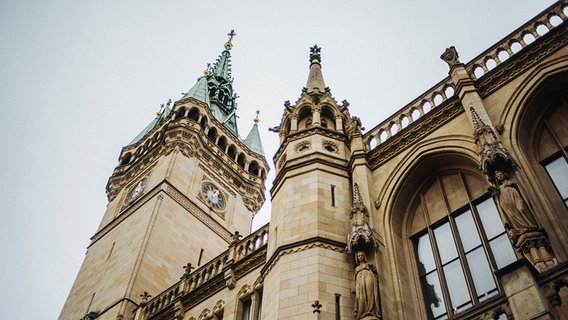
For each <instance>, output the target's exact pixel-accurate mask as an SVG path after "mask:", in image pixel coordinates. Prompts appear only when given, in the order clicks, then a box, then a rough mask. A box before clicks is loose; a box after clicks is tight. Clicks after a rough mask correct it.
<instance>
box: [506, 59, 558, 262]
mask: <svg viewBox="0 0 568 320" xmlns="http://www.w3.org/2000/svg"><path fill="white" fill-rule="evenodd" d="M567 88H568V57H562V58H558V59H555V60H551V61H549V62H548V63H546V64H543V65H542V66H540V67H539V68H537V69H535V70H533V71H532V72H531V73H530V74H529V76H528V77H527V78H526V79H524V81H523V82H522V83H521V84H520V85H519V86H518V88H517V90H515V92H514V93H513V95H512V96H511V98H510V99H509V101H508V102H507V104H506V106H505V108H504V111H503V114H502V115H501V118H500V120H499V121H500V122H499V123H500V124H504V131H503V140H504V142H506V143H508V144H509V145H510V146H509V148H510V151H511V153H512V154H513V156H514V157H515V160H517V162H518V164H519V166H520V168H521V170H519V172H518V175H517V179H518V180H519V181H520V182H521V185H523V186H524V189H525V190H529V192H527V194H526V196H527V198H528V200H529V202H530V203H531V206H532V207H533V209H534V211H535V215H536V218H537V220H539V222H540V223H542V225H543V226H544V227H545V229H547V230H548V232H549V233H551V235H552V234H553V235H554V236H552V237H551V241H552V244H553V247H554V249H555V251H556V255H557V257H558V258H559V259H560V260H566V259H568V246H567V245H566V243H568V236H567V235H566V232H565V230H566V229H568V221H567V220H568V219H566V218H567V217H568V209H567V208H566V205H565V204H564V203H563V202H562V199H561V198H559V197H558V196H557V190H556V188H555V185H554V183H553V181H552V180H551V179H550V178H549V176H548V173H547V171H546V169H545V166H544V165H545V161H546V160H547V159H546V158H547V156H551V155H552V154H553V153H554V152H550V150H548V151H544V152H543V150H542V149H543V148H544V146H545V145H546V143H544V140H543V139H544V137H543V134H544V133H543V132H544V131H547V130H545V129H544V127H545V125H544V123H545V121H547V122H549V121H550V120H551V119H550V117H551V116H553V117H554V114H553V113H554V112H557V111H560V109H564V108H566V107H563V106H561V104H562V102H561V101H562V100H564V101H566V100H567V99H568V94H566V92H567V90H566V89H567ZM556 117H558V114H557V115H556ZM562 117H563V118H565V117H566V115H565V114H564V115H562ZM553 120H554V119H553ZM556 120H558V119H556ZM565 121H566V120H565V119H564V122H565ZM556 126H557V127H558V126H560V127H564V126H565V125H562V124H556ZM545 140H546V139H545ZM561 143H562V144H563V147H564V148H566V147H567V146H566V144H565V142H561ZM560 149H561V148H559V149H557V151H559V150H560Z"/></svg>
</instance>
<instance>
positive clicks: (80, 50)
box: [0, 0, 553, 320]
mask: <svg viewBox="0 0 568 320" xmlns="http://www.w3.org/2000/svg"><path fill="white" fill-rule="evenodd" d="M551 3H553V1H550V0H547V1H534V0H501V1H494V0H492V1H489V0H484V1H459V0H452V1H450V0H438V1H416V2H414V3H413V2H411V1H380V0H374V1H370V0H369V1H367V0H353V1H346V0H343V1H338V0H327V1H306V0H304V1H278V2H275V1H207V0H205V1H191V0H185V1H176V0H168V1H78V0H74V1H67V0H59V1H22V0H13V1H12V0H0V46H1V50H0V103H1V105H0V130H1V132H0V152H1V155H2V156H1V157H0V165H1V169H2V170H1V171H0V191H1V193H0V219H1V220H0V259H1V260H0V283H1V284H2V290H0V319H34V318H35V319H40V318H41V319H55V318H57V316H58V315H59V312H60V310H61V307H62V306H63V303H64V301H65V299H66V297H67V294H68V293H69V290H70V289H71V285H72V283H73V281H74V279H75V276H76V274H77V272H78V270H79V267H80V264H81V263H82V261H83V258H84V253H85V250H86V247H87V245H88V244H89V238H90V237H91V236H92V235H93V234H94V232H95V230H96V228H97V226H98V224H99V222H100V219H101V218H102V215H103V213H104V211H105V207H106V204H107V198H106V195H105V186H106V182H107V179H108V177H109V176H110V174H111V173H112V171H113V169H114V167H115V166H116V164H117V158H118V155H119V153H120V149H121V147H122V146H124V145H126V144H127V143H128V142H129V141H130V140H131V139H132V138H133V137H135V136H136V135H137V134H138V133H139V132H140V131H141V130H142V129H143V128H144V127H145V126H146V125H147V124H148V123H149V122H150V121H151V120H152V119H153V118H154V116H155V112H156V111H157V110H158V109H159V106H160V104H161V103H163V102H165V101H167V100H168V99H170V98H171V99H172V100H174V101H175V100H177V99H179V98H181V95H180V93H181V92H185V91H187V90H188V89H189V88H191V87H192V86H193V84H194V83H195V81H196V79H197V78H198V77H199V76H200V75H201V74H202V71H203V69H204V68H205V66H206V64H207V63H209V62H214V60H215V59H216V58H217V56H218V55H219V54H220V53H221V51H222V49H223V44H224V43H225V41H226V40H227V36H226V34H227V33H228V32H229V31H230V30H231V29H235V31H236V33H237V36H236V37H235V39H234V41H233V43H234V48H233V50H232V52H231V53H232V65H233V68H232V69H233V76H234V78H235V81H234V87H235V89H236V91H237V93H238V94H239V96H240V98H239V99H238V111H237V113H238V115H239V116H240V118H239V120H238V121H239V130H240V134H241V135H242V136H246V134H247V133H248V131H249V129H250V127H251V126H252V124H253V118H254V111H255V110H256V109H260V110H261V122H260V124H259V126H260V130H261V134H262V139H263V143H264V150H265V152H266V156H267V158H268V161H269V163H270V164H271V165H272V156H273V155H274V153H275V151H276V147H277V143H278V139H277V135H276V134H274V133H270V132H268V128H269V127H273V126H276V125H278V124H279V121H280V117H281V115H282V112H283V102H284V101H285V100H290V101H292V102H294V101H295V100H296V99H297V98H298V97H299V95H300V92H301V89H302V87H303V86H305V84H306V80H307V75H308V66H309V65H308V53H309V47H310V46H313V45H314V44H316V43H317V44H318V45H319V46H321V47H322V69H323V75H324V78H325V82H326V85H327V86H329V87H330V88H331V93H332V94H333V96H334V97H335V98H336V100H338V101H341V100H343V99H346V100H348V101H349V102H350V103H351V105H350V107H349V108H350V112H351V114H352V115H357V116H359V117H361V119H362V121H363V125H364V126H365V127H367V128H368V129H370V128H372V127H373V126H375V125H376V124H378V123H379V122H380V121H382V120H384V119H385V118H386V117H388V116H389V115H390V114H392V113H394V112H395V111H396V110H398V109H400V108H401V107H402V106H404V105H405V104H406V103H408V102H409V101H411V100H412V99H413V98H414V97H416V96H418V95H419V94H421V93H422V92H424V91H425V90H427V89H428V88H430V87H431V86H432V85H434V84H435V83H437V82H438V81H439V80H441V79H443V78H444V77H446V76H447V71H448V68H447V65H446V64H445V63H444V62H443V61H441V60H440V59H439V56H440V54H441V53H442V52H443V51H444V49H445V48H446V47H449V46H451V45H454V46H456V48H457V49H458V51H459V53H460V59H461V61H463V62H467V61H469V60H470V59H472V58H473V57H475V56H476V55H477V54H479V53H481V52H482V51H483V50H485V49H486V48H487V47H489V46H490V45H492V44H494V43H495V42H497V41H498V40H499V39H501V38H502V37H504V36H506V35H507V34H508V33H510V32H511V31H513V30H514V29H516V28H517V27H518V26H520V25H521V24H522V23H524V22H525V21H526V20H528V19H530V18H531V17H533V16H535V15H536V14H538V13H539V12H540V11H542V10H543V9H545V8H546V7H548V6H549V5H550V4H551ZM273 174H274V169H272V170H271V173H270V175H269V181H268V183H267V186H266V187H267V189H268V190H269V189H270V187H271V185H272V179H273ZM267 199H270V196H269V195H267ZM269 212H270V206H269V203H267V204H265V206H264V208H263V209H262V210H261V213H260V214H259V215H258V217H259V219H257V221H255V226H260V225H262V224H264V223H265V222H267V221H268V216H269ZM184 263H185V261H180V262H179V265H180V266H181V265H182V264H184ZM71 320H78V319H71Z"/></svg>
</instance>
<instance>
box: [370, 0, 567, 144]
mask: <svg viewBox="0 0 568 320" xmlns="http://www.w3.org/2000/svg"><path fill="white" fill-rule="evenodd" d="M567 15H568V1H566V0H565V1H561V2H558V3H557V4H554V5H552V6H551V7H549V8H548V9H547V10H545V11H543V12H542V13H541V14H540V15H539V16H537V17H535V18H534V19H532V20H530V21H529V22H527V23H525V24H524V25H522V26H521V27H520V28H518V29H517V30H515V31H513V32H512V33H511V34H509V35H508V36H506V37H505V38H504V39H502V40H501V41H499V42H498V43H497V44H495V45H493V46H492V47H490V48H489V49H487V50H485V51H484V52H483V53H481V54H480V55H478V56H477V57H475V58H474V59H473V60H471V61H470V62H469V63H467V64H466V65H465V68H466V70H467V71H468V72H469V74H470V75H471V77H472V79H474V80H477V79H480V78H481V77H483V76H484V75H485V74H487V73H488V72H490V71H491V70H492V69H494V68H496V67H497V66H499V65H500V64H502V63H503V62H505V61H506V60H507V59H509V58H510V57H512V56H513V55H515V54H516V53H518V52H519V51H521V50H522V49H524V48H525V47H527V46H528V45H530V43H532V42H534V41H536V40H538V39H539V38H540V37H542V36H543V35H545V34H547V33H548V32H550V31H551V30H553V29H554V28H556V27H558V26H559V25H561V24H562V23H563V22H565V21H566V20H567ZM454 92H455V90H454V87H453V84H452V81H451V79H450V77H447V78H445V79H443V80H442V81H440V82H439V83H437V84H436V85H435V86H433V87H432V88H430V89H429V90H427V91H426V92H425V93H423V94H422V95H420V96H419V97H418V98H416V99H414V100H413V101H412V102H410V103H409V104H407V105H406V106H404V107H403V108H402V109H400V110H399V111H397V112H396V113H395V114H393V115H392V116H391V117H389V118H388V119H386V120H384V121H383V122H381V123H380V124H379V125H377V126H376V127H374V128H373V129H371V130H369V131H368V132H367V133H365V135H364V137H363V138H364V142H365V144H366V146H367V148H368V150H372V149H374V148H376V147H377V146H380V145H381V144H383V143H385V142H386V141H387V140H389V139H390V138H392V137H393V136H395V135H396V134H397V133H399V132H400V131H401V130H402V129H404V128H406V127H407V126H409V125H410V124H412V123H413V122H415V121H416V120H418V119H419V118H421V117H423V116H424V115H426V114H428V113H429V112H430V111H431V110H433V109H435V108H437V107H438V106H440V105H441V104H443V103H444V102H445V101H446V100H448V99H449V98H451V97H453V96H454ZM402 119H407V121H402Z"/></svg>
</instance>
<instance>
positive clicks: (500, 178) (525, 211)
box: [495, 171, 539, 233]
mask: <svg viewBox="0 0 568 320" xmlns="http://www.w3.org/2000/svg"><path fill="white" fill-rule="evenodd" d="M495 181H496V182H497V184H498V185H499V195H498V197H497V199H498V200H499V206H500V207H501V210H502V211H503V214H504V215H505V219H506V221H507V222H506V223H505V227H506V228H507V229H511V228H512V229H514V232H515V233H524V232H525V231H527V230H537V229H539V227H538V224H537V222H536V220H535V219H534V217H533V215H532V213H531V211H530V209H529V207H528V206H527V203H526V202H525V200H524V199H523V198H522V196H521V194H520V193H519V190H518V188H517V185H516V184H515V183H513V182H511V181H510V180H509V177H508V175H507V174H506V173H505V172H502V171H495ZM507 224H508V225H507Z"/></svg>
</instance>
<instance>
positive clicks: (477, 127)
mask: <svg viewBox="0 0 568 320" xmlns="http://www.w3.org/2000/svg"><path fill="white" fill-rule="evenodd" d="M469 112H471V120H472V122H473V132H475V133H478V132H480V131H481V130H482V129H484V128H485V127H486V125H485V122H483V120H481V117H480V116H479V115H478V114H477V112H476V111H475V109H474V108H473V107H469Z"/></svg>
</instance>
